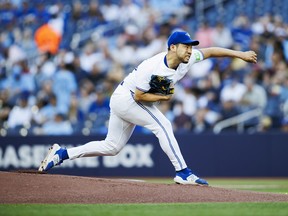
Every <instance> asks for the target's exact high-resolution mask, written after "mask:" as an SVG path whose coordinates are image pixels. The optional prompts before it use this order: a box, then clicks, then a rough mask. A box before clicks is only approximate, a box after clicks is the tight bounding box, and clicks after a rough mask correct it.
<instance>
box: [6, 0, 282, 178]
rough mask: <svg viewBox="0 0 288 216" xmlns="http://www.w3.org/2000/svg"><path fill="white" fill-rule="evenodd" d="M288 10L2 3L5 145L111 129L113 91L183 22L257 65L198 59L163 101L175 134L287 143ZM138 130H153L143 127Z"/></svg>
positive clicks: (48, 0) (181, 0)
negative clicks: (251, 54)
mask: <svg viewBox="0 0 288 216" xmlns="http://www.w3.org/2000/svg"><path fill="white" fill-rule="evenodd" d="M287 11H288V1H287V0H281V1H280V0H205V1H201V0H169V1H164V0H74V1H70V0H61V1H56V0H45V1H44V0H37V1H36V0H29V1H28V0H9V1H8V0H0V25H1V29H0V136H1V137H2V143H7V142H8V143H10V144H11V142H12V141H11V140H13V138H15V137H18V138H19V137H39V139H38V140H40V139H41V138H40V137H43V136H44V137H45V136H51V135H53V136H57V137H65V136H67V135H69V136H76V137H78V138H79V136H80V137H83V136H84V137H85V136H86V137H88V138H89V137H90V136H104V135H105V134H106V132H107V124H108V120H109V98H110V96H111V93H112V92H113V90H114V89H115V88H116V87H117V85H118V84H119V83H120V82H121V81H122V80H123V78H124V77H125V76H126V75H127V74H128V73H130V72H131V71H132V69H133V68H134V67H135V66H137V64H139V63H140V62H141V61H143V60H144V59H146V58H148V57H151V56H153V55H154V54H156V53H158V52H162V51H166V50H167V45H166V40H167V37H168V36H169V35H170V33H171V32H172V31H174V30H177V29H182V30H185V31H188V32H189V33H190V35H191V37H192V38H194V39H197V40H199V41H200V45H199V46H197V47H195V48H196V49H197V48H204V47H209V46H219V47H225V48H231V49H235V50H242V51H245V50H250V49H251V50H254V51H255V52H257V54H258V63H257V64H247V63H245V62H243V61H241V60H239V59H229V58H221V59H209V60H205V61H203V62H200V63H198V64H195V65H194V67H193V68H192V69H191V71H190V72H189V73H188V74H187V76H186V77H184V79H182V80H181V82H180V83H179V84H178V85H177V86H176V91H175V96H174V98H173V100H172V102H168V103H167V102H163V103H160V104H158V106H159V108H160V109H161V111H162V112H163V113H164V114H165V115H166V116H167V118H168V119H170V120H171V122H172V124H173V127H174V131H175V134H177V136H178V135H179V134H180V135H181V136H182V135H183V136H182V139H183V137H184V136H185V135H187V134H188V135H191V134H193V135H200V136H201V135H205V134H209V135H215V134H225V132H226V133H229V134H231V133H233V134H236V136H235V137H238V136H237V135H239V137H240V135H243V136H244V135H245V134H246V135H247V134H248V135H253V134H254V135H258V134H261V135H263V134H267V135H268V134H277V135H279V134H281V139H280V140H282V142H284V141H285V139H287V137H286V136H285V134H286V133H287V132H288V64H287V62H288V13H287ZM134 134H138V135H141V136H142V135H143V136H149V135H150V134H151V132H149V131H147V130H146V129H144V128H141V127H136V130H135V132H134ZM243 136H242V138H243ZM5 137H6V139H5ZM192 137H193V136H192ZM235 137H233V138H232V140H234V141H235ZM9 138H11V139H10V140H9ZM93 139H94V137H93ZM189 139H190V140H191V138H190V137H188V139H186V140H182V141H184V142H186V141H187V140H189ZM192 139H193V138H192ZM196 139H198V138H196ZM211 139H212V140H213V139H214V138H211ZM211 139H210V140H211ZM236 139H237V138H236ZM240 139H241V137H240ZM261 139H262V140H266V142H268V141H271V140H273V139H274V138H273V139H272V138H269V139H267V137H266V138H265V137H264V138H263V137H262V138H261ZM76 140H77V139H76ZM267 140H268V141H267ZM49 141H50V140H49ZM17 142H18V143H19V144H20V143H21V141H19V140H18V141H17ZM29 142H30V141H29ZM29 142H28V141H27V143H29ZM32 142H33V141H32ZM67 142H68V143H71V141H70V140H69V141H67ZM137 142H138V141H137ZM154 142H155V140H154ZM199 142H203V140H199ZM209 142H210V141H209ZM219 142H222V141H219ZM229 142H230V141H229ZM241 142H242V141H241ZM15 143H16V142H15ZM79 143H83V140H80V141H79ZM270 144H271V142H270ZM267 145H269V143H267ZM257 148H258V147H257ZM267 148H268V147H267ZM280 151H281V150H280ZM285 151H286V150H285ZM285 151H284V152H285ZM3 152H4V150H3ZM286 152H287V151H286ZM266 156H267V155H266ZM267 157H269V156H267ZM285 163H286V162H285ZM286 165H287V163H286ZM35 166H36V165H35ZM7 167H9V166H8V165H7ZM7 167H6V168H7ZM285 175H288V173H287V172H286V173H285Z"/></svg>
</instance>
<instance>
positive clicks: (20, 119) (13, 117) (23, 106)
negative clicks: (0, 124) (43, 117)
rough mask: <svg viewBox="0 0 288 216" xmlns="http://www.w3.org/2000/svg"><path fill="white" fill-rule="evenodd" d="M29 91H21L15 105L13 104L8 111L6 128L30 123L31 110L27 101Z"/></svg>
mask: <svg viewBox="0 0 288 216" xmlns="http://www.w3.org/2000/svg"><path fill="white" fill-rule="evenodd" d="M28 100H29V92H27V91H24V92H21V94H20V97H19V99H18V100H17V105H16V106H14V107H13V108H12V110H11V112H10V113H9V116H8V121H7V125H8V128H11V129H13V128H15V127H16V126H27V125H30V124H31V120H32V111H31V109H30V106H29V103H28Z"/></svg>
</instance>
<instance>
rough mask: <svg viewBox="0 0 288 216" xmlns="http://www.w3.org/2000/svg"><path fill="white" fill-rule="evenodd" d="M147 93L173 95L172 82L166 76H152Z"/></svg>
mask: <svg viewBox="0 0 288 216" xmlns="http://www.w3.org/2000/svg"><path fill="white" fill-rule="evenodd" d="M149 85H150V89H149V91H148V93H154V94H163V95H169V94H173V93H174V87H173V81H172V80H171V79H168V78H167V77H166V76H159V75H152V76H151V80H150V82H149Z"/></svg>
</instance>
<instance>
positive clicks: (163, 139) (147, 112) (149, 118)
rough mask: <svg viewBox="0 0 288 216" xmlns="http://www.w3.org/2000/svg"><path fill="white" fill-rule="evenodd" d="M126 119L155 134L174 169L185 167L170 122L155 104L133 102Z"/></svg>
mask: <svg viewBox="0 0 288 216" xmlns="http://www.w3.org/2000/svg"><path fill="white" fill-rule="evenodd" d="M126 119H127V121H129V122H132V123H134V124H136V125H140V126H143V127H146V128H147V129H149V130H151V131H152V132H153V133H154V134H155V135H156V136H157V138H158V140H159V143H160V146H161V148H162V149H163V151H164V152H165V153H166V154H167V156H168V157H169V159H170V161H171V162H172V164H173V166H174V167H175V170H176V171H178V170H182V169H184V168H186V167H187V165H186V163H185V160H184V158H183V156H182V153H181V151H180V148H179V145H178V142H177V140H176V138H175V136H174V134H173V129H172V125H171V123H170V122H169V120H168V119H167V118H166V117H165V116H164V115H163V114H162V113H161V112H160V111H159V110H158V108H157V107H156V106H154V105H151V106H146V105H144V104H142V103H135V105H134V106H133V107H131V112H130V114H129V116H127V117H126Z"/></svg>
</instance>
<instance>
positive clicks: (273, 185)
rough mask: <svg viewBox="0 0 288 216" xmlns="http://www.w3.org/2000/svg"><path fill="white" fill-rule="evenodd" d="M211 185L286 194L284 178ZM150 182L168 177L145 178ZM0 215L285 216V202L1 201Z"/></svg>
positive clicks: (213, 181)
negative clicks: (120, 202) (63, 202)
mask: <svg viewBox="0 0 288 216" xmlns="http://www.w3.org/2000/svg"><path fill="white" fill-rule="evenodd" d="M207 180H208V181H209V183H210V185H211V186H214V187H222V188H229V189H240V190H251V191H261V192H273V193H284V194H287V196H288V179H207ZM146 181H148V182H151V183H172V182H171V180H170V179H169V180H165V179H149V180H146ZM0 215H1V216H2V215H3V216H4V215H5V216H10V215H11V216H12V215H13V216H17V215H19V216H20V215H21V216H26V215H27V216H34V215H37V216H38V215H41V216H42V215H56V216H57V215H65V216H67V215H85V216H86V215H103V216H112V215H117V216H132V215H133V216H146V215H147V216H148V215H149V216H151V215H157V216H170V215H171V216H172V215H173V216H177V215H179V216H180V215H181V216H183V215H189V216H190V215H197V216H198V215H200V216H202V215H207V216H211V215H215V216H218V215H229V216H230V215H233V216H237V215H239V216H240V215H241V216H243V215H251V216H252V215H253V216H257V215H261V216H263V215H264V216H265V215H267V216H270V215H277V216H280V215H287V216H288V202H281V203H279V202H278V203H272V202H270V203H181V204H179V203H172V204H157V203H153V204H89V205H83V204H65V205H51V204H49V205H48V204H47V205H45V204H41V205H40V204H17V205H14V204H5V205H0Z"/></svg>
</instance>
